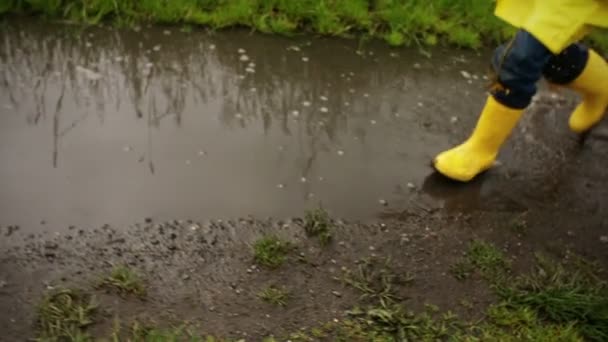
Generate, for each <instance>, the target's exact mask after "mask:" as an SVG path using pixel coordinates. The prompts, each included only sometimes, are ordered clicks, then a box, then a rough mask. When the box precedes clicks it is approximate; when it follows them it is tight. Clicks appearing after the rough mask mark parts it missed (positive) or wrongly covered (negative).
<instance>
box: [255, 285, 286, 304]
mask: <svg viewBox="0 0 608 342" xmlns="http://www.w3.org/2000/svg"><path fill="white" fill-rule="evenodd" d="M258 297H259V298H260V299H261V300H263V301H265V302H266V303H269V304H272V305H276V306H285V305H287V301H288V300H289V292H287V291H286V290H284V289H279V288H277V287H274V286H269V287H267V288H265V289H263V290H262V291H260V292H259V293H258Z"/></svg>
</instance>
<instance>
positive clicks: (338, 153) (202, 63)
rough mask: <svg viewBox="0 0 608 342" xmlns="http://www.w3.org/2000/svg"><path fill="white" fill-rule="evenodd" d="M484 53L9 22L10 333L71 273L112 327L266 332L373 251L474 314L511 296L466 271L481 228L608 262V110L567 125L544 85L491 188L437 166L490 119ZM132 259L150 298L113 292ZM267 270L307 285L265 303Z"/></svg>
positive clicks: (317, 306) (6, 259) (0, 197)
mask: <svg viewBox="0 0 608 342" xmlns="http://www.w3.org/2000/svg"><path fill="white" fill-rule="evenodd" d="M239 49H243V50H242V51H239ZM429 54H430V55H429ZM487 55H488V54H487V53H479V54H476V53H468V52H467V53H465V52H461V51H456V50H436V51H422V52H421V51H418V50H402V49H399V50H388V49H386V48H383V47H381V46H375V44H374V43H369V44H367V45H364V46H363V47H359V46H357V45H356V44H353V43H351V42H345V41H341V40H327V39H324V40H320V39H308V40H303V41H294V40H286V39H280V38H274V37H268V36H259V35H249V34H247V33H245V32H225V33H215V34H213V33H205V32H178V31H177V30H165V29H163V28H143V29H142V30H140V31H138V32H132V31H115V30H110V29H103V28H101V29H99V28H98V29H87V30H84V31H83V30H81V29H78V28H74V27H66V26H54V25H44V26H41V25H37V24H32V23H14V25H10V26H8V27H6V29H5V30H3V31H2V37H1V41H0V63H1V64H0V71H1V77H2V79H1V80H0V81H2V83H1V84H0V87H1V88H2V91H1V92H0V105H1V106H2V107H0V114H1V115H2V116H1V117H0V158H1V159H2V166H1V167H0V186H1V188H2V191H1V193H0V228H1V229H2V239H1V240H0V307H2V308H3V310H2V313H0V331H1V332H2V335H1V336H0V340H2V341H21V340H27V338H30V337H33V336H35V335H36V333H35V327H36V306H37V304H38V303H39V302H40V300H41V298H42V296H43V295H44V293H46V292H48V291H50V290H52V289H55V288H60V287H80V288H84V289H86V290H87V291H90V292H92V293H95V294H96V295H97V297H98V298H99V300H100V302H101V305H100V306H101V308H102V309H103V310H102V314H101V315H100V317H99V318H98V319H97V324H95V325H94V326H93V327H92V332H93V333H94V334H95V335H96V336H107V332H108V331H110V330H111V328H112V323H113V321H114V319H115V318H117V317H118V318H119V319H120V320H121V321H125V322H129V321H134V320H139V321H151V322H156V324H157V325H160V326H163V325H170V324H172V323H179V322H184V321H189V322H194V324H195V325H196V326H197V331H199V332H204V333H207V334H213V335H215V336H226V337H234V338H245V339H246V340H247V341H259V340H261V338H262V337H265V336H268V335H274V336H277V337H279V338H281V337H284V336H287V335H288V334H290V333H293V332H295V331H298V330H299V329H301V328H309V327H313V326H317V325H319V324H323V323H324V322H328V321H332V320H334V319H337V320H342V319H343V318H344V317H345V312H346V310H348V309H351V308H352V307H353V306H355V305H357V304H358V303H360V295H361V294H360V293H359V292H358V291H357V290H356V289H353V288H352V287H349V286H346V285H345V283H344V282H343V281H341V279H342V275H343V273H344V270H345V269H356V267H357V262H360V261H361V260H363V259H366V258H370V257H372V258H375V259H378V260H381V259H384V258H390V264H391V268H392V270H393V271H394V272H395V274H397V275H402V276H404V277H406V276H407V277H406V278H410V277H411V278H413V281H411V282H407V283H404V284H401V285H399V286H398V293H399V295H400V296H399V298H400V303H403V304H404V305H405V306H406V307H408V308H411V309H412V310H415V311H418V310H422V309H423V308H424V305H425V304H426V303H431V304H435V305H437V306H439V307H440V308H441V309H442V310H453V311H455V312H457V313H458V314H459V315H461V317H463V318H465V319H473V318H476V317H480V316H482V315H483V311H484V309H485V307H486V306H487V305H488V304H489V303H491V302H493V301H494V300H495V298H494V295H493V294H492V292H491V291H490V290H489V288H488V285H487V283H486V282H484V281H483V280H481V279H479V278H475V277H473V278H472V279H468V280H465V281H459V280H457V279H455V277H454V275H453V274H452V273H451V272H450V269H451V267H452V265H453V264H454V263H455V262H456V260H458V259H459V258H460V257H461V256H462V254H463V253H464V251H465V250H466V247H467V245H468V244H469V242H470V241H472V240H474V239H482V240H484V241H488V242H490V243H492V244H494V245H495V246H498V247H499V248H501V249H502V250H504V252H505V253H506V254H507V255H508V257H509V258H510V259H512V260H513V265H514V271H515V272H525V271H526V270H529V269H530V267H531V265H532V260H533V255H534V253H536V252H543V253H545V254H548V255H552V256H555V257H563V256H564V255H566V254H568V252H572V253H576V254H578V255H581V256H583V257H586V258H588V259H590V260H595V261H597V262H598V263H599V264H600V265H604V266H606V265H607V264H608V208H607V206H608V201H607V199H608V187H606V184H608V183H607V182H608V172H607V171H606V169H607V168H606V166H607V165H608V164H607V160H608V158H607V157H608V140H606V139H607V136H608V134H607V133H608V126H606V125H604V124H602V125H600V126H599V127H597V128H596V129H595V131H594V132H593V133H592V134H591V135H590V136H589V137H587V139H586V140H585V141H583V142H581V141H579V140H578V138H577V137H576V136H574V135H573V134H571V133H570V132H568V130H567V126H566V122H567V115H568V112H569V111H570V110H571V109H572V108H573V106H574V104H575V102H576V98H575V97H574V96H573V95H572V94H569V93H565V92H558V93H554V92H551V91H549V90H548V89H546V88H545V87H544V86H543V87H542V90H541V92H540V93H539V96H538V98H537V99H536V100H535V102H534V104H533V105H532V107H531V108H530V110H529V113H528V114H527V115H526V116H525V117H524V119H523V120H522V122H521V124H520V125H519V126H518V128H517V129H516V131H515V132H514V135H513V137H512V139H511V140H510V141H509V143H508V144H507V146H505V149H504V151H503V153H502V154H501V157H500V159H501V165H500V166H498V167H497V168H495V169H493V170H491V171H490V172H488V173H487V174H485V175H483V176H482V177H480V178H479V179H478V180H476V181H475V182H473V183H471V184H467V185H463V184H454V183H451V182H447V181H445V180H444V179H442V178H441V177H438V176H437V175H436V174H434V173H433V171H432V170H431V169H430V167H429V166H428V165H429V161H430V158H431V157H432V156H433V155H434V154H435V153H436V152H438V151H440V150H441V149H442V148H445V147H447V146H450V145H451V144H454V143H456V142H458V141H460V140H461V139H463V138H464V137H466V134H467V133H468V131H469V130H470V128H471V127H472V126H473V124H474V122H475V119H476V113H477V112H478V110H479V109H480V107H481V105H482V101H483V97H484V84H485V80H484V76H483V71H485V61H486V58H487ZM251 63H253V64H251ZM319 205H322V206H323V207H324V208H326V209H327V210H328V211H329V212H330V213H331V215H332V217H334V218H335V219H336V227H335V232H334V238H333V240H332V242H331V243H330V244H329V245H328V246H325V247H323V246H321V245H320V244H319V243H318V241H317V240H315V239H310V238H308V237H306V235H305V234H304V229H303V227H302V226H303V221H302V219H299V218H297V217H302V216H303V215H304V212H305V211H306V210H307V209H311V208H315V207H317V206H319ZM267 217H268V218H267ZM219 218H221V220H220V219H219ZM135 222H137V223H135ZM267 234H276V235H278V236H280V237H282V238H284V239H286V240H289V241H291V242H292V243H293V245H294V250H292V251H291V252H290V253H289V256H288V261H287V262H286V263H285V264H284V265H282V266H280V267H279V268H278V269H276V270H271V269H268V268H264V267H261V266H259V265H257V266H255V265H256V264H255V262H254V260H253V252H252V244H253V243H254V242H255V241H256V240H257V239H259V238H260V237H262V236H264V235H267ZM121 264H126V265H129V266H130V267H131V268H133V269H135V270H137V272H139V273H141V275H142V276H143V278H144V279H145V282H146V287H147V289H148V294H147V296H146V298H145V300H142V299H136V298H132V297H128V296H127V297H125V298H122V297H120V296H116V295H115V294H112V293H108V292H107V291H105V290H103V289H99V288H96V286H95V284H98V283H99V279H100V278H102V277H103V276H104V275H105V274H107V273H108V272H109V271H110V270H111V269H112V267H113V266H114V265H121ZM269 285H276V286H283V287H285V288H287V289H289V291H290V293H291V294H292V296H291V299H290V300H289V302H288V304H287V305H286V306H285V307H274V306H272V305H269V304H267V303H264V302H263V301H261V300H260V299H259V298H258V295H257V294H258V293H259V292H260V290H262V289H263V288H265V287H267V286H269ZM463 300H466V301H468V302H471V303H473V308H471V307H468V306H467V307H465V306H463V305H461V303H462V301H463Z"/></svg>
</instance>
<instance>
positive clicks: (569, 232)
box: [566, 230, 574, 236]
mask: <svg viewBox="0 0 608 342" xmlns="http://www.w3.org/2000/svg"><path fill="white" fill-rule="evenodd" d="M566 234H567V235H568V236H574V232H573V231H571V230H569V231H567V232H566Z"/></svg>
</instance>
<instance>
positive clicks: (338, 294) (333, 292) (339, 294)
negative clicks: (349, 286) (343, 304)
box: [331, 291, 342, 298]
mask: <svg viewBox="0 0 608 342" xmlns="http://www.w3.org/2000/svg"><path fill="white" fill-rule="evenodd" d="M331 294H333V295H334V296H336V297H338V298H340V297H342V294H341V293H340V292H338V291H331Z"/></svg>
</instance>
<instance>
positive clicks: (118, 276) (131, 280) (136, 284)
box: [101, 266, 146, 297]
mask: <svg viewBox="0 0 608 342" xmlns="http://www.w3.org/2000/svg"><path fill="white" fill-rule="evenodd" d="M101 286H102V287H106V288H110V289H114V290H116V291H117V292H118V293H120V294H121V295H128V294H132V295H135V296H138V297H145V296H146V288H145V286H144V282H143V280H142V279H141V278H140V277H139V275H137V273H135V271H133V270H131V269H130V268H128V267H126V266H116V267H114V268H113V269H112V271H111V272H110V274H109V275H108V276H107V277H106V278H105V279H104V280H103V281H102V283H101Z"/></svg>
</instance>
